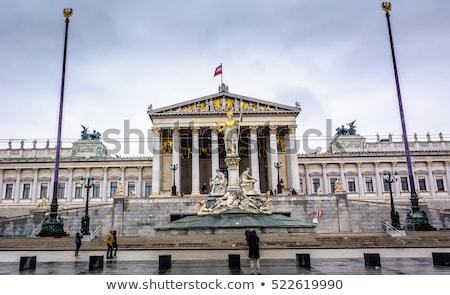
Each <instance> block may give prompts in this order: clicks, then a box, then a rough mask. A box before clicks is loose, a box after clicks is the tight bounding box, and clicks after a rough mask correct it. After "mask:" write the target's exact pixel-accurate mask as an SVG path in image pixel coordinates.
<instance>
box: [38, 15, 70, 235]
mask: <svg viewBox="0 0 450 295" xmlns="http://www.w3.org/2000/svg"><path fill="white" fill-rule="evenodd" d="M72 13H73V10H72V8H64V10H63V14H64V17H65V18H66V20H65V22H66V32H65V36H64V53H63V65H62V75H61V94H60V99H59V118H58V137H57V140H56V155H55V172H54V181H53V198H52V203H51V205H50V216H49V218H45V219H44V220H43V221H42V229H41V232H40V233H39V236H41V237H48V236H52V237H61V236H67V233H66V232H65V231H64V221H63V219H62V218H61V217H58V186H59V183H58V179H59V161H60V157H61V156H60V152H61V130H62V116H63V104H64V83H65V75H66V56H67V33H68V30H69V17H71V16H72Z"/></svg>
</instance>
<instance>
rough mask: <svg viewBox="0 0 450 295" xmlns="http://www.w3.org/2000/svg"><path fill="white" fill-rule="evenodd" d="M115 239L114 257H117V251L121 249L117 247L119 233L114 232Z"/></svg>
mask: <svg viewBox="0 0 450 295" xmlns="http://www.w3.org/2000/svg"><path fill="white" fill-rule="evenodd" d="M113 238H114V241H113V249H114V257H117V249H118V248H119V247H118V246H117V231H116V230H114V231H113Z"/></svg>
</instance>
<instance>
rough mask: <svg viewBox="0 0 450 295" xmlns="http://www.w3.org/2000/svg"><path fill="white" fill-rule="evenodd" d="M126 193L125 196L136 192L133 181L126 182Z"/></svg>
mask: <svg viewBox="0 0 450 295" xmlns="http://www.w3.org/2000/svg"><path fill="white" fill-rule="evenodd" d="M127 193H128V195H127V196H131V195H132V194H134V193H136V187H135V184H134V182H129V183H128V192H127Z"/></svg>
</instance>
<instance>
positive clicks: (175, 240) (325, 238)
mask: <svg viewBox="0 0 450 295" xmlns="http://www.w3.org/2000/svg"><path fill="white" fill-rule="evenodd" d="M259 237H260V241H261V248H266V249H289V248H311V249H313V248H314V249H345V248H347V249H352V248H440V247H450V231H434V232H407V238H406V239H402V238H392V237H391V236H389V235H388V234H386V233H338V234H336V233H332V234H331V233H330V234H316V233H292V234H282V233H266V234H264V233H262V234H259ZM118 242H119V248H120V249H121V250H157V249H186V250H188V249H189V250H190V249H205V250H206V249H245V240H244V235H243V234H242V235H241V234H213V235H168V236H142V237H139V236H123V237H120V236H119V238H118ZM74 246H75V245H74V237H61V238H52V237H34V238H25V237H17V238H7V237H6V238H0V251H6V250H47V251H48V250H72V249H74ZM82 247H83V249H84V250H104V249H105V248H106V246H105V242H104V238H103V237H97V238H95V239H94V240H93V241H91V242H85V243H83V246H82Z"/></svg>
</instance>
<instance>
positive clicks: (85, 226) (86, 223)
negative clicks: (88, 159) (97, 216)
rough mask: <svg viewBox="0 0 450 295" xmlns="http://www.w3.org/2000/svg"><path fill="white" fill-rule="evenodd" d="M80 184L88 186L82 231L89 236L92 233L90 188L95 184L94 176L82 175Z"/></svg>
mask: <svg viewBox="0 0 450 295" xmlns="http://www.w3.org/2000/svg"><path fill="white" fill-rule="evenodd" d="M80 184H81V185H82V186H84V187H85V188H86V208H85V209H84V216H83V217H82V218H81V232H82V233H83V236H89V235H90V234H91V232H90V230H89V228H90V226H89V190H90V189H91V187H93V186H94V177H92V176H89V177H88V178H87V179H85V178H84V177H81V181H80Z"/></svg>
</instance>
